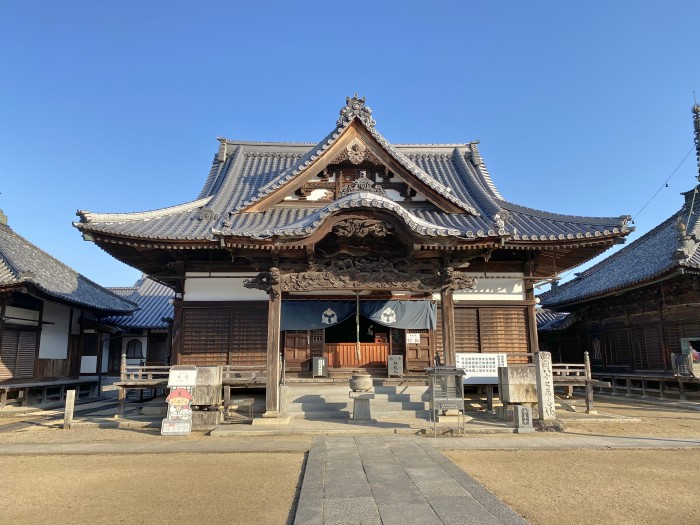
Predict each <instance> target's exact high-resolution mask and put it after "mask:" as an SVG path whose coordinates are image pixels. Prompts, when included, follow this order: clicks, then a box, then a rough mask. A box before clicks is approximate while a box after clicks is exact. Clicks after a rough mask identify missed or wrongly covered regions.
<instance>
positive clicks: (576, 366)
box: [552, 363, 587, 381]
mask: <svg viewBox="0 0 700 525" xmlns="http://www.w3.org/2000/svg"><path fill="white" fill-rule="evenodd" d="M586 373H587V371H586V365H585V364H581V363H553V364H552V376H553V377H554V380H555V381H556V380H557V379H558V378H562V379H565V378H573V377H580V378H582V379H583V378H585V377H586Z"/></svg>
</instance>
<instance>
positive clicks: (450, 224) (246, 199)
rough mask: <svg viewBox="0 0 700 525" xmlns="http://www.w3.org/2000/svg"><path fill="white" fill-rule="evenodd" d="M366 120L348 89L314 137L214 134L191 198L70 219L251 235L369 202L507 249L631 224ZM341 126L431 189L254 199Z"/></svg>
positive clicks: (87, 227)
mask: <svg viewBox="0 0 700 525" xmlns="http://www.w3.org/2000/svg"><path fill="white" fill-rule="evenodd" d="M374 124H375V122H374V120H373V119H372V116H371V110H370V109H369V107H367V106H365V104H364V99H359V98H357V96H355V97H354V98H352V99H351V98H350V97H348V105H346V106H345V107H344V108H342V110H341V115H340V118H339V119H338V121H337V123H336V127H335V128H334V129H333V130H332V131H331V133H329V134H328V135H327V136H326V137H325V138H323V139H322V140H321V141H320V142H318V143H304V144H301V143H272V142H245V141H233V140H227V139H220V145H219V151H218V153H217V154H216V155H215V157H214V161H213V164H212V166H211V170H210V172H209V175H208V177H207V179H206V181H205V183H204V186H203V187H202V190H201V192H200V193H199V195H198V197H197V199H196V200H193V201H190V202H187V203H184V204H180V205H177V206H172V207H168V208H163V209H159V210H152V211H146V212H136V213H93V212H89V211H79V212H78V215H79V217H80V222H78V223H76V224H75V226H76V227H77V228H78V229H80V230H81V231H83V232H85V233H88V234H90V233H94V234H105V235H110V236H118V237H120V238H127V239H128V238H132V239H141V240H144V241H146V242H148V241H161V242H166V243H167V242H170V241H198V240H199V241H207V240H209V241H211V240H213V239H217V238H220V237H221V236H227V237H238V238H248V239H258V240H260V239H268V238H270V237H274V236H280V237H281V236H302V237H303V236H306V235H309V234H311V233H313V232H314V231H315V230H316V229H318V228H319V227H320V225H321V224H322V223H323V221H324V220H325V218H326V217H327V216H329V215H330V214H332V213H334V212H337V211H339V210H340V209H341V208H357V207H374V208H377V209H379V208H382V209H384V210H387V211H389V212H393V213H395V214H397V215H399V216H400V217H401V218H402V219H403V220H404V221H405V223H406V225H407V226H408V227H409V228H410V229H412V230H413V231H415V232H416V233H418V234H420V235H423V236H428V237H430V236H436V237H437V236H443V237H444V236H447V237H458V238H460V239H479V238H485V237H492V238H493V237H496V238H506V239H507V242H508V243H513V245H514V247H515V248H516V249H520V247H522V245H527V244H528V243H531V242H542V241H558V242H562V241H564V242H566V241H567V240H571V241H573V242H575V243H579V244H580V243H581V242H586V241H590V242H591V243H596V242H598V241H602V240H605V239H607V240H610V239H615V238H618V237H621V236H623V235H625V234H627V233H629V232H630V231H631V230H630V228H628V226H627V220H628V217H627V216H619V217H581V216H572V215H563V214H558V213H549V212H544V211H539V210H534V209H530V208H526V207H523V206H519V205H517V204H513V203H511V202H509V201H506V200H505V199H504V198H503V197H502V196H501V194H500V193H499V192H498V190H497V189H496V186H495V184H494V183H493V181H492V179H491V176H490V174H489V172H488V171H487V169H486V166H485V165H484V162H483V160H482V158H481V155H480V153H479V149H478V146H477V143H476V142H469V143H460V144H427V145H426V144H403V145H395V144H391V143H390V142H389V141H388V140H387V139H385V138H384V137H383V136H382V135H381V134H380V133H379V132H378V131H377V130H376V129H375V127H374ZM351 126H354V127H353V128H352V129H353V130H356V132H357V133H361V134H362V137H364V138H365V139H366V141H367V143H368V144H369V143H370V142H372V144H374V145H373V146H372V147H374V148H376V151H380V152H381V154H382V155H383V156H384V158H385V159H388V160H387V162H389V163H391V165H392V166H397V167H400V168H401V169H403V170H404V171H405V173H406V174H409V176H410V177H411V181H412V182H411V184H412V185H414V186H416V185H417V186H416V187H418V188H421V187H422V188H423V189H424V190H425V191H426V192H428V193H429V194H430V195H433V196H434V197H435V198H434V199H433V200H432V201H430V200H429V201H428V202H402V201H398V200H397V201H392V200H390V199H388V198H386V197H382V196H380V195H377V194H374V193H368V192H364V193H361V192H357V193H350V194H348V195H345V196H343V197H340V196H338V197H337V198H336V200H335V201H333V202H320V201H318V202H316V203H310V202H306V203H305V205H304V206H299V203H298V202H290V201H276V202H274V203H272V204H273V205H271V206H267V205H265V204H264V203H265V202H267V200H269V199H271V198H273V197H276V196H277V195H278V194H279V192H284V191H288V192H291V191H292V190H294V188H295V187H296V186H295V184H297V185H299V184H301V182H300V181H302V180H305V179H303V177H304V176H305V175H307V174H308V172H309V169H310V168H311V166H314V165H315V164H314V163H316V162H320V161H319V159H321V158H322V157H323V156H324V155H325V153H326V151H330V150H331V149H332V148H333V147H334V146H335V145H336V144H337V143H339V141H340V140H341V137H343V136H344V134H345V133H349V130H350V128H351ZM414 189H415V188H414ZM127 244H128V242H127ZM178 246H180V245H178V244H176V243H173V245H172V247H173V248H177V247H178ZM168 247H169V246H168Z"/></svg>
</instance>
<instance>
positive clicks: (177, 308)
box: [168, 301, 183, 365]
mask: <svg viewBox="0 0 700 525" xmlns="http://www.w3.org/2000/svg"><path fill="white" fill-rule="evenodd" d="M182 315H183V313H182V301H173V321H172V323H171V325H170V336H169V337H170V362H169V363H168V364H169V365H179V364H181V363H180V353H181V352H182V346H183V340H182V339H183V328H182V325H183V320H182Z"/></svg>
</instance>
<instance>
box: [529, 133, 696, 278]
mask: <svg viewBox="0 0 700 525" xmlns="http://www.w3.org/2000/svg"><path fill="white" fill-rule="evenodd" d="M694 149H695V144H693V145H692V146H691V147H690V149H689V150H688V153H686V154H685V156H684V157H683V160H681V161H680V163H678V166H676V169H675V170H673V171H672V172H671V174H670V175H669V176H668V178H667V179H666V180H665V181H664V183H663V184H662V185H661V187H660V188H659V189H658V190H656V193H654V195H652V196H651V198H650V199H649V200H648V201H647V202H646V204H645V205H644V206H642V208H641V209H640V210H639V211H638V212H637V213H635V214H634V216H633V217H632V222H634V220H635V219H636V218H637V217H639V214H640V213H642V212H643V211H644V209H645V208H646V207H647V206H649V204H651V201H653V200H654V198H656V196H657V195H658V194H659V193H660V192H661V190H663V189H664V188H667V187H668V181H670V180H671V179H672V178H673V176H674V175H675V174H676V172H677V171H678V170H679V169H681V166H682V165H683V163H684V162H685V161H686V159H687V158H688V156H690V154H691V152H692V151H693V150H694ZM576 269H577V268H572V269H571V270H569V271H567V272H564V273H563V274H560V275H559V280H561V279H563V278H564V277H566V276H568V275H570V274H571V273H572V272H573V271H574V270H576ZM545 284H547V283H543V284H540V285H539V286H536V288H540V287H541V286H544V285H545Z"/></svg>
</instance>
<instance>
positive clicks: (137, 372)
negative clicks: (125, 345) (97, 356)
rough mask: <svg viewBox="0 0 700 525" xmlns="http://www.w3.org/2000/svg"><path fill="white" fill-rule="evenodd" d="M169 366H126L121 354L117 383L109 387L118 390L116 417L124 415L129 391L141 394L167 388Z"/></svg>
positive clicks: (123, 356) (124, 357) (124, 356)
mask: <svg viewBox="0 0 700 525" xmlns="http://www.w3.org/2000/svg"><path fill="white" fill-rule="evenodd" d="M169 374H170V366H142V365H127V364H126V354H122V364H121V371H120V378H119V381H117V382H116V383H114V384H113V385H112V386H111V387H107V388H110V389H111V388H114V387H116V388H118V389H119V406H118V407H117V417H121V416H123V415H124V408H125V405H126V394H127V392H128V391H129V390H139V391H140V394H143V391H144V390H153V391H155V390H159V389H162V390H164V391H165V390H166V389H167V388H168V376H169Z"/></svg>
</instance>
